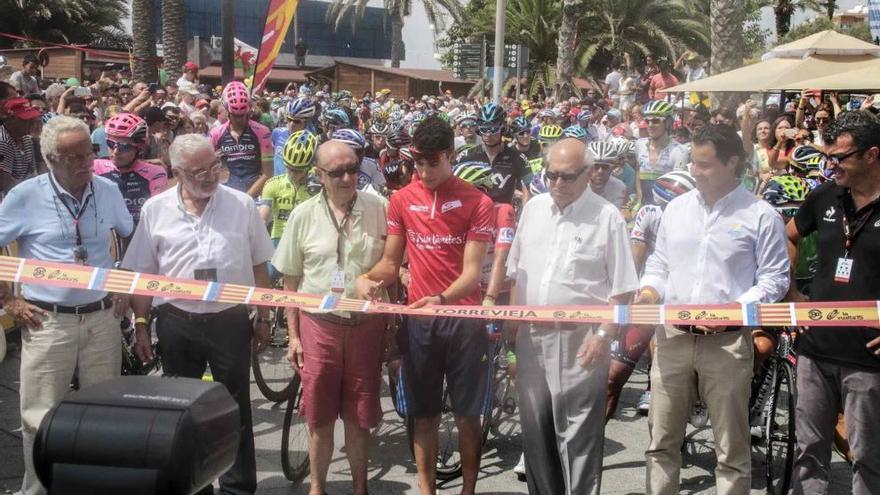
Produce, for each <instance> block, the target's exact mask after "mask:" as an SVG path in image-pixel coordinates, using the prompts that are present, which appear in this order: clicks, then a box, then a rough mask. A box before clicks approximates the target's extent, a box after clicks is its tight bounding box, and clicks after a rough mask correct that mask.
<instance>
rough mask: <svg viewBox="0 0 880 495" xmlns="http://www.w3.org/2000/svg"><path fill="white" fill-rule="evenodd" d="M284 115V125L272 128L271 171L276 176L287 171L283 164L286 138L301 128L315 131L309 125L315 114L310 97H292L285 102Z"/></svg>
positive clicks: (312, 126) (301, 129)
mask: <svg viewBox="0 0 880 495" xmlns="http://www.w3.org/2000/svg"><path fill="white" fill-rule="evenodd" d="M284 115H285V118H286V120H287V122H286V125H285V126H284V127H277V128H275V129H272V146H273V147H274V149H275V153H274V162H273V172H274V174H275V176H276V177H277V176H279V175H284V174H286V173H287V167H286V166H285V164H284V147H285V146H286V145H287V138H289V137H290V136H292V135H293V134H295V133H297V132H299V131H303V130H309V131H310V132H312V133H313V134H314V133H315V129H314V125H310V124H311V122H312V119H313V118H314V116H315V104H314V103H312V100H311V99H310V98H307V97H299V98H295V99H293V100H292V101H290V102H289V103H287V107H286V108H285V112H284Z"/></svg>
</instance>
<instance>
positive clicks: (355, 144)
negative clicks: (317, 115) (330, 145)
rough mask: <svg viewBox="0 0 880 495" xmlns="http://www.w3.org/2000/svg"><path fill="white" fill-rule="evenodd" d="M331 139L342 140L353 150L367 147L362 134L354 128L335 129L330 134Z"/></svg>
mask: <svg viewBox="0 0 880 495" xmlns="http://www.w3.org/2000/svg"><path fill="white" fill-rule="evenodd" d="M330 138H331V139H335V140H337V141H342V142H343V143H345V144H347V145H349V146H351V147H352V148H353V149H354V150H355V151H360V150H362V149H364V148H366V147H367V140H366V139H365V138H364V135H363V134H361V133H360V132H358V131H356V130H354V129H336V130H335V131H333V134H331V135H330Z"/></svg>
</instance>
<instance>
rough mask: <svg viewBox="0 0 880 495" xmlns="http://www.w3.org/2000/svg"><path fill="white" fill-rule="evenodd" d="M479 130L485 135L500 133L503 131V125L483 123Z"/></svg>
mask: <svg viewBox="0 0 880 495" xmlns="http://www.w3.org/2000/svg"><path fill="white" fill-rule="evenodd" d="M477 132H479V133H480V134H481V135H483V136H489V135H492V134H498V133H499V132H501V126H489V125H481V126H480V127H478V128H477Z"/></svg>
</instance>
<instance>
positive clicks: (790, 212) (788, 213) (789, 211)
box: [776, 206, 798, 218]
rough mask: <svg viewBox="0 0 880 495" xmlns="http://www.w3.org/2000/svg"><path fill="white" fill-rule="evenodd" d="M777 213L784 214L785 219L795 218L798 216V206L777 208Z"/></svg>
mask: <svg viewBox="0 0 880 495" xmlns="http://www.w3.org/2000/svg"><path fill="white" fill-rule="evenodd" d="M776 211H778V212H779V213H781V214H782V216H783V217H785V218H793V217H794V216H795V215H797V212H798V207H797V206H787V207H785V208H777V209H776Z"/></svg>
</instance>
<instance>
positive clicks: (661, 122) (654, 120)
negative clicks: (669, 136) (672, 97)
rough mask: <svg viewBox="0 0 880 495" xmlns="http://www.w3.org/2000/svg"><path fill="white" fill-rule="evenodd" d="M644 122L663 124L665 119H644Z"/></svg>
mask: <svg viewBox="0 0 880 495" xmlns="http://www.w3.org/2000/svg"><path fill="white" fill-rule="evenodd" d="M645 122H647V123H649V124H663V123H665V122H666V119H657V118H648V119H645Z"/></svg>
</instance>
